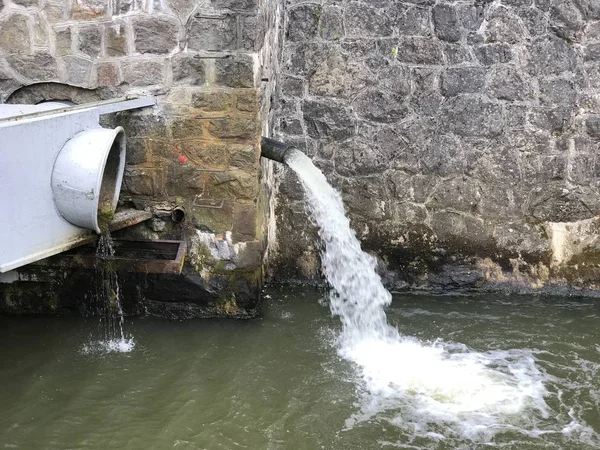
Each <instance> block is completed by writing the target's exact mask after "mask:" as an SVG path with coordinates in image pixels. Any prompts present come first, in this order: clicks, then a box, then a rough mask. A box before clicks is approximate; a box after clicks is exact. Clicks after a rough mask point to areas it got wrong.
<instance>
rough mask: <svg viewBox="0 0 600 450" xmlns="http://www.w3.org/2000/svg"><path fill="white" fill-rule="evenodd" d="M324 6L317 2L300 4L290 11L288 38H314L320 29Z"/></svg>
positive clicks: (295, 39)
mask: <svg viewBox="0 0 600 450" xmlns="http://www.w3.org/2000/svg"><path fill="white" fill-rule="evenodd" d="M322 13H323V7H322V6H321V5H316V4H314V3H313V4H310V3H309V4H306V5H303V4H300V5H298V6H294V7H292V8H290V10H289V11H288V13H287V14H288V20H287V30H286V38H287V39H288V40H289V41H290V42H294V41H307V40H311V39H314V38H315V37H316V36H317V34H318V31H319V20H320V18H321V15H322Z"/></svg>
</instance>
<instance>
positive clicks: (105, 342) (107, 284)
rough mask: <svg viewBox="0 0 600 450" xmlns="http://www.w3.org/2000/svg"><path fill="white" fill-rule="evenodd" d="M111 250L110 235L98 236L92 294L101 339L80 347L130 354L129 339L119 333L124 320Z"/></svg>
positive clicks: (130, 341)
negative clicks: (93, 295)
mask: <svg viewBox="0 0 600 450" xmlns="http://www.w3.org/2000/svg"><path fill="white" fill-rule="evenodd" d="M114 256H115V249H114V246H113V240H112V237H111V235H110V232H108V231H107V232H104V233H102V234H101V235H100V239H99V241H98V247H97V249H96V273H95V276H96V286H95V288H96V292H95V298H96V303H97V309H98V314H99V316H100V328H101V330H102V339H101V341H99V342H96V343H91V344H89V345H86V346H85V347H84V352H85V353H90V352H95V351H96V352H103V353H111V352H130V351H131V350H133V347H134V346H135V343H134V341H133V338H126V337H125V333H124V332H123V324H124V322H125V317H124V315H123V308H122V306H121V293H120V290H119V278H118V276H117V272H116V270H115V268H114V264H113V259H114Z"/></svg>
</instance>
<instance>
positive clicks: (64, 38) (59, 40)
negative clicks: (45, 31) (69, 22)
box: [54, 28, 73, 56]
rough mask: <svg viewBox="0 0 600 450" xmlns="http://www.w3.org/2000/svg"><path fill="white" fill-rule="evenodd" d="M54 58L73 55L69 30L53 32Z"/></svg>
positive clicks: (63, 29)
mask: <svg viewBox="0 0 600 450" xmlns="http://www.w3.org/2000/svg"><path fill="white" fill-rule="evenodd" d="M54 33H55V37H54V39H55V41H56V56H66V55H71V54H72V53H73V50H72V45H71V44H72V40H73V38H72V33H71V28H62V29H57V30H55V32H54Z"/></svg>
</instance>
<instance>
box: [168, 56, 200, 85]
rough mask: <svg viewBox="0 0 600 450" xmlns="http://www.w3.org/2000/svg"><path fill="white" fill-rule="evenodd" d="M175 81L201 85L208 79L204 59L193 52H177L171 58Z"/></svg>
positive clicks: (179, 83) (182, 83)
mask: <svg viewBox="0 0 600 450" xmlns="http://www.w3.org/2000/svg"><path fill="white" fill-rule="evenodd" d="M171 64H172V68H173V83H174V84H177V85H187V86H201V85H203V84H204V82H205V81H206V73H205V68H204V59H203V58H201V57H200V56H198V55H195V54H191V53H177V54H175V55H173V58H171Z"/></svg>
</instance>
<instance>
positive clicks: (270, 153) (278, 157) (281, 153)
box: [260, 136, 295, 164]
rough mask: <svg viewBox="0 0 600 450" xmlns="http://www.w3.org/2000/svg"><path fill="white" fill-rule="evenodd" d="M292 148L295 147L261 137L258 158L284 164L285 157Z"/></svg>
mask: <svg viewBox="0 0 600 450" xmlns="http://www.w3.org/2000/svg"><path fill="white" fill-rule="evenodd" d="M293 148H295V147H294V146H292V145H287V144H284V143H283V142H279V141H276V140H274V139H270V138H268V137H264V136H263V138H262V140H261V143H260V156H262V157H264V158H268V159H271V160H273V161H277V162H280V163H282V164H285V155H286V153H287V152H288V150H290V149H293Z"/></svg>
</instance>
